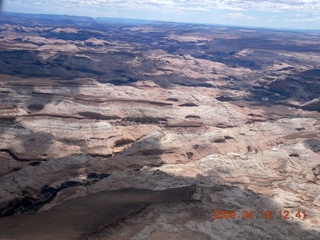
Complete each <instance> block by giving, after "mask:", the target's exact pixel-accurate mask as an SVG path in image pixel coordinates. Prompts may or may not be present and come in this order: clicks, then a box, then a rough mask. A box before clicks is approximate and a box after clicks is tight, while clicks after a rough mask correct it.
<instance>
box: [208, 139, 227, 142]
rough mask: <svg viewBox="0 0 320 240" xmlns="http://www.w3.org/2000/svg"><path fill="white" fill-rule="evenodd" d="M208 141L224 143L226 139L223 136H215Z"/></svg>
mask: <svg viewBox="0 0 320 240" xmlns="http://www.w3.org/2000/svg"><path fill="white" fill-rule="evenodd" d="M210 142H215V143H225V142H226V140H225V139H224V138H216V139H213V140H212V141H210Z"/></svg>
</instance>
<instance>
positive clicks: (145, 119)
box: [122, 117, 168, 124]
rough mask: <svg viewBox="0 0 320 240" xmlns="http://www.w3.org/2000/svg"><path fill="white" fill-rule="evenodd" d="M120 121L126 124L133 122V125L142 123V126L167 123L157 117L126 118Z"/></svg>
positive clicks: (165, 120)
mask: <svg viewBox="0 0 320 240" xmlns="http://www.w3.org/2000/svg"><path fill="white" fill-rule="evenodd" d="M122 121H126V122H135V123H142V124H151V123H153V124H154V123H163V122H167V121H168V120H167V119H166V118H157V117H126V118H123V119H122Z"/></svg>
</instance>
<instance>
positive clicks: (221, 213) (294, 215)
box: [212, 210, 307, 220]
mask: <svg viewBox="0 0 320 240" xmlns="http://www.w3.org/2000/svg"><path fill="white" fill-rule="evenodd" d="M306 217H307V213H306V211H305V210H297V211H291V210H280V211H276V212H273V211H271V210H261V211H252V210H242V211H240V212H237V211H236V210H213V211H212V219H213V220H217V219H243V220H247V219H266V220H271V219H283V220H290V219H291V220H293V219H300V220H305V219H306Z"/></svg>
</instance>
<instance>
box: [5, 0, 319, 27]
mask: <svg viewBox="0 0 320 240" xmlns="http://www.w3.org/2000/svg"><path fill="white" fill-rule="evenodd" d="M2 10H4V11H8V12H22V13H44V14H66V15H77V16H90V17H109V18H131V19H146V20H160V21H170V22H172V21H173V22H188V23H207V24H219V25H231V26H248V27H266V28H280V29H313V30H320V0H149V1H148V0H92V1H89V0H54V1H50V0H45V1H41V0H34V1H32V0H4V1H3V6H2Z"/></svg>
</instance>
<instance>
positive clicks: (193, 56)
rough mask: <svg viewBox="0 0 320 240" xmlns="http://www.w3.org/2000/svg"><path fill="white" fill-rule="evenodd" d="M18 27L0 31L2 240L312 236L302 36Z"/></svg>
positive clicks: (313, 112) (312, 159) (312, 180)
mask: <svg viewBox="0 0 320 240" xmlns="http://www.w3.org/2000/svg"><path fill="white" fill-rule="evenodd" d="M8 21H9V20H8ZM12 21H13V20H12ZM15 21H17V20H15ZM19 24H20V25H21V24H22V23H21V22H20V23H19ZM92 24H93V23H92ZM17 25H18V24H17V23H16V22H14V23H12V22H10V23H6V24H5V25H2V27H1V29H2V30H1V33H0V34H1V36H2V38H1V39H0V41H1V42H2V45H1V54H0V71H1V73H2V74H1V75H0V136H1V142H0V159H1V161H0V186H1V188H0V213H1V218H0V238H1V239H15V238H17V239H119V238H121V239H163V238H165V237H167V238H169V239H216V238H217V239H218V238H221V239H258V238H261V239H271V238H273V239H286V238H290V239H317V238H318V236H319V234H320V227H319V226H320V221H319V219H320V213H319V211H318V210H319V207H320V160H319V159H320V157H319V151H320V140H319V139H320V118H319V112H318V109H317V104H316V101H317V97H318V95H317V94H318V91H319V89H318V85H317V84H318V78H319V76H318V75H317V74H318V71H317V70H316V69H317V67H319V66H320V65H319V64H320V62H319V59H318V58H317V57H315V55H316V54H317V50H316V47H315V46H318V45H319V41H317V40H316V38H315V39H313V38H311V37H310V36H309V37H310V38H311V39H312V41H311V40H310V42H311V43H310V44H309V45H305V48H303V49H302V47H301V46H300V45H299V46H300V47H299V48H298V50H299V51H298V50H297V48H294V45H293V44H294V43H297V42H299V41H301V42H303V41H304V40H305V39H304V38H305V37H306V36H300V37H299V36H298V35H295V34H294V33H288V34H292V36H294V39H295V41H291V40H289V39H286V41H287V42H286V43H287V44H286V45H284V46H282V45H279V44H278V42H279V41H280V40H281V39H283V38H284V36H285V33H279V32H277V33H275V35H273V38H276V40H272V41H271V40H270V41H269V40H268V41H262V42H261V44H258V45H257V41H253V40H252V39H251V38H249V36H247V35H245V34H249V33H244V32H241V31H239V32H238V31H234V30H233V31H231V30H230V31H227V32H225V31H222V30H221V29H219V28H214V27H212V28H209V30H208V31H204V30H201V28H199V27H198V28H197V27H192V28H191V32H190V29H189V30H188V31H187V29H186V28H184V27H183V26H178V27H177V26H170V27H168V26H142V27H141V26H140V27H134V26H130V27H128V26H122V27H123V28H127V31H125V32H122V33H119V32H118V34H111V32H112V31H114V32H113V33H115V32H116V26H117V25H110V27H109V28H108V29H109V30H106V29H105V28H103V29H99V30H97V26H95V25H94V24H93V25H92V26H91V27H92V28H94V29H90V28H86V30H84V29H82V28H81V26H77V27H73V28H71V27H70V26H69V25H67V26H65V27H63V26H62V27H61V26H60V27H59V28H58V27H57V26H54V25H50V24H49V23H42V26H41V27H39V26H37V27H34V26H29V25H28V24H27V23H24V24H22V25H23V27H21V26H19V28H18V26H17ZM94 26H95V27H94ZM99 26H100V25H99ZM100 28H102V26H100ZM199 29H200V30H199ZM169 30H170V31H169ZM108 31H109V32H108ZM150 32H151V33H152V34H150ZM178 32H179V35H178V34H176V33H178ZM214 33H215V35H214ZM77 34H78V35H77ZM85 34H87V35H85ZM256 34H258V35H259V38H260V39H266V38H267V36H268V34H267V33H266V32H263V31H261V32H259V31H257V30H256ZM72 36H77V38H76V39H75V38H72ZM235 36H236V37H237V39H238V40H239V41H238V42H237V44H235V43H234V41H233V40H232V39H233V38H234V37H235ZM251 37H252V36H251ZM82 38H83V39H84V38H85V40H82ZM223 39H227V40H226V41H223ZM241 39H245V40H246V41H244V40H243V41H242V40H241ZM250 39H251V41H252V44H251V45H248V43H247V42H248V41H249V40H250ZM240 40H241V41H240ZM267 43H268V44H269V45H267ZM281 46H282V47H281ZM18 49H19V50H18ZM62 50H63V51H62ZM71 76H72V77H71ZM313 99H315V100H313ZM312 100H313V101H312ZM300 106H301V107H300ZM310 106H312V107H310ZM213 210H218V211H220V210H230V211H231V210H235V211H236V213H237V216H236V219H213V218H212V217H213V216H216V215H215V212H213ZM267 210H270V211H271V212H272V217H271V215H270V212H268V217H266V215H264V214H266V212H267ZM251 211H252V213H253V214H254V216H253V215H252V213H250V212H251ZM279 211H280V212H279ZM287 211H288V212H287ZM246 212H247V213H246ZM21 213H24V214H21ZM298 213H300V214H298ZM243 214H244V215H243ZM305 215H306V217H305ZM221 216H222V215H221ZM230 216H231V215H230ZM281 217H282V218H281ZM287 217H288V219H286V218H287ZM225 218H227V217H225ZM268 218H269V219H268ZM21 226H23V227H21ZM62 229H63V231H62Z"/></svg>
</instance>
